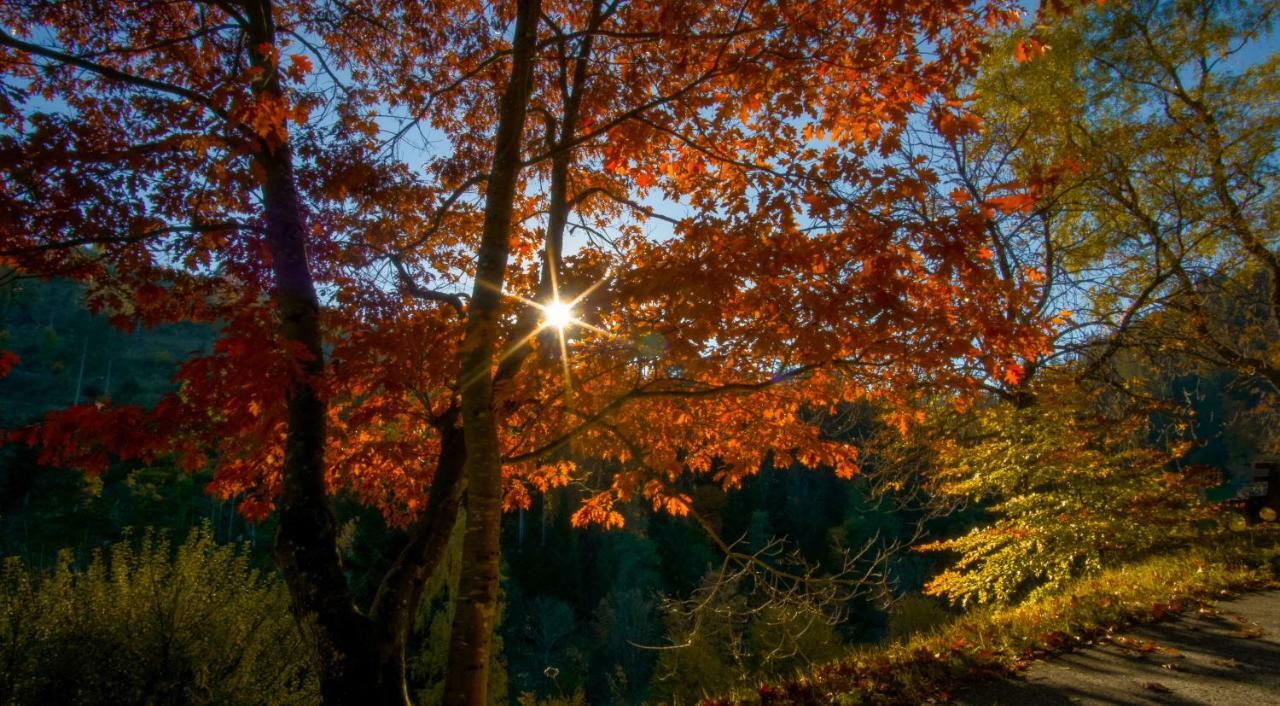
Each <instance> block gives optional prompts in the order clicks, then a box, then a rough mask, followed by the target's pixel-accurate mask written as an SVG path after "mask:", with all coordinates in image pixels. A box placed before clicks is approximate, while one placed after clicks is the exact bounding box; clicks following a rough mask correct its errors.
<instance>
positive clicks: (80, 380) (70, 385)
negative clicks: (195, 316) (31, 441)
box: [0, 280, 215, 427]
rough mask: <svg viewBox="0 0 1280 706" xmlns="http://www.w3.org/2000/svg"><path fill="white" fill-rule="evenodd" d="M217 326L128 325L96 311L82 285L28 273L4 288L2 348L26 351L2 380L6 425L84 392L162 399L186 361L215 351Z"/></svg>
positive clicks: (85, 396) (84, 396) (86, 397)
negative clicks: (87, 304) (41, 278)
mask: <svg viewBox="0 0 1280 706" xmlns="http://www.w3.org/2000/svg"><path fill="white" fill-rule="evenodd" d="M214 334H215V332H214V330H213V329H212V328H210V327H207V326H199V325H194V324H176V325H167V326H160V327H157V328H155V329H151V330H147V329H139V330H137V331H134V332H132V333H125V332H122V331H120V330H118V329H116V328H114V327H112V326H111V325H110V324H108V323H107V319H106V317H103V316H95V315H93V314H91V313H89V311H88V310H87V309H86V308H85V306H84V302H83V298H82V297H81V290H80V287H79V286H77V285H75V284H73V283H70V282H65V281H52V282H41V281H38V280H20V281H18V282H16V283H14V284H11V285H9V286H7V287H4V288H3V289H0V349H7V350H11V351H13V352H15V353H17V354H18V355H19V356H20V357H21V358H22V362H21V364H19V365H18V366H17V367H15V368H14V369H13V372H12V373H11V374H10V375H9V377H7V378H5V379H3V380H0V427H12V426H14V425H19V424H23V423H26V422H29V421H31V420H33V419H35V418H37V417H39V416H40V415H41V414H43V413H44V412H46V411H48V410H50V409H56V408H58V407H65V406H66V405H69V404H72V403H74V402H76V401H77V400H79V401H80V402H87V401H92V400H94V399H98V398H103V397H110V398H111V399H112V400H113V401H115V402H119V403H122V404H140V405H144V406H145V405H151V404H155V402H156V401H158V400H159V399H160V397H161V395H163V394H164V393H165V392H166V391H168V390H169V389H171V388H172V382H171V379H170V378H171V377H172V375H173V373H174V372H175V371H176V370H177V367H178V365H179V364H180V363H181V362H182V361H183V360H184V359H186V358H189V357H191V356H192V355H197V354H201V353H206V352H208V351H209V350H210V346H211V345H212V343H213V339H214Z"/></svg>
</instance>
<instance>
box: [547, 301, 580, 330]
mask: <svg viewBox="0 0 1280 706" xmlns="http://www.w3.org/2000/svg"><path fill="white" fill-rule="evenodd" d="M572 323H573V309H572V308H571V307H570V305H569V304H568V303H567V302H562V301H560V300H558V299H557V300H555V301H552V302H551V303H549V304H546V305H544V306H543V307H542V324H543V325H544V326H547V327H550V328H554V329H557V330H559V331H564V329H565V327H567V326H569V325H570V324H572Z"/></svg>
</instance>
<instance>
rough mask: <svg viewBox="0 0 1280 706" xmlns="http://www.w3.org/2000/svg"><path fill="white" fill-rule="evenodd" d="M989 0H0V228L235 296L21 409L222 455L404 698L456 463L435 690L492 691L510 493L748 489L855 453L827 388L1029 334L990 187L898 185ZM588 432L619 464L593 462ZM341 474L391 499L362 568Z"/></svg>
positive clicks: (363, 493) (186, 455)
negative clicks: (211, 326)
mask: <svg viewBox="0 0 1280 706" xmlns="http://www.w3.org/2000/svg"><path fill="white" fill-rule="evenodd" d="M1012 17H1013V13H1012V12H1011V11H1010V10H1009V8H1008V7H1007V6H1005V5H1004V4H1003V3H1000V2H995V3H990V4H987V3H972V4H970V3H957V4H954V5H947V6H935V5H931V4H925V5H916V4H912V5H906V4H899V3H895V2H884V3H876V4H850V3H843V2H834V1H831V2H820V3H799V4H791V3H786V2H769V1H765V0H751V1H748V2H744V3H742V4H740V5H739V6H735V7H732V8H730V7H720V6H715V5H704V4H695V3H686V2H678V1H675V0H672V1H670V2H659V3H635V4H627V3H622V2H604V1H603V0H591V1H589V2H567V1H566V2H546V3H540V2H538V1H537V0H517V1H516V2H513V3H506V4H499V5H494V6H488V5H477V4H474V3H465V2H460V3H442V4H439V5H431V6H426V5H419V4H417V3H400V2H384V1H382V0H360V1H352V2H341V3H337V2H334V3H326V2H310V3H308V2H279V3H273V2H269V1H267V0H243V1H235V0H222V1H213V2H181V3H171V4H166V5H163V6H152V5H134V4H117V3H101V2H87V1H86V2H78V3H64V4H58V5H45V4H42V3H39V4H32V5H22V6H18V7H6V8H5V10H4V11H3V14H2V15H0V21H3V22H4V27H5V29H4V34H3V35H0V46H3V47H4V53H3V54H0V62H2V63H0V67H2V68H3V75H4V76H5V78H6V82H5V84H4V85H5V91H4V94H3V98H4V100H3V102H0V119H2V120H4V124H5V126H6V132H5V133H4V135H3V136H2V137H0V151H2V152H3V154H4V157H5V159H4V160H3V164H4V165H5V167H4V169H5V171H4V180H3V182H0V183H2V184H3V189H4V190H3V198H4V200H5V209H4V213H5V215H4V217H3V220H2V221H0V228H3V233H4V242H5V246H4V249H3V251H0V254H3V256H4V257H5V258H6V264H7V265H9V266H13V267H15V268H16V269H17V270H19V271H20V272H23V273H29V274H31V275H38V276H46V277H47V276H69V277H74V278H77V279H80V280H82V281H84V282H86V283H87V284H88V285H89V288H90V292H89V294H88V299H89V301H90V303H91V304H93V305H94V306H96V307H98V308H99V309H101V310H104V311H108V312H110V313H112V314H113V315H114V317H115V320H116V321H117V322H118V323H119V324H121V325H123V326H130V325H135V324H137V323H143V324H148V325H150V324H155V323H159V322H163V321H174V320H184V321H206V322H211V323H217V324H218V325H219V326H220V340H219V341H218V343H217V344H216V345H215V347H214V352H213V354H212V355H210V356H205V357H202V358H197V359H194V360H191V361H189V362H187V363H186V364H185V365H184V366H183V368H182V370H181V372H180V373H179V380H180V383H181V389H180V390H179V391H178V392H177V393H175V394H174V395H172V396H170V397H169V398H167V399H165V400H164V401H162V402H161V403H160V404H159V405H157V406H156V407H154V408H151V409H140V408H130V407H112V406H105V405H104V406H97V405H95V406H77V407H72V408H70V409H67V410H65V411H63V412H59V413H54V414H52V415H50V416H49V417H48V418H47V419H46V420H45V423H44V424H43V425H41V426H39V427H37V428H32V429H28V430H25V431H23V432H22V433H20V434H19V435H18V438H20V439H21V440H24V441H26V442H28V443H33V444H40V445H41V449H42V456H43V458H44V460H45V461H46V462H48V463H61V464H65V465H77V466H81V467H86V468H89V469H90V470H100V469H101V468H103V467H104V466H105V464H106V462H107V459H109V458H111V457H120V456H123V457H141V458H154V457H156V456H159V455H163V454H171V455H174V456H176V457H177V458H178V459H179V461H180V463H182V464H183V465H185V466H187V467H190V468H199V467H204V466H206V465H212V466H213V468H214V474H215V476H214V477H215V480H214V482H213V485H212V489H213V490H214V492H218V493H223V494H236V493H245V494H247V497H246V498H245V500H243V501H242V502H241V505H240V507H241V509H242V511H243V512H245V513H247V514H248V515H250V516H261V515H263V514H265V513H268V512H270V511H272V510H274V511H276V512H278V514H279V532H278V535H277V540H276V558H277V562H278V564H279V565H280V568H281V570H282V572H283V573H284V575H285V578H286V581H287V583H288V586H289V589H290V592H291V595H292V596H293V600H294V607H295V610H296V611H297V612H298V613H299V614H300V615H302V616H305V617H307V618H308V619H310V620H313V622H314V625H315V626H316V634H317V636H318V638H319V640H318V641H319V649H320V653H321V654H320V656H321V658H322V659H321V665H322V679H321V682H322V691H323V693H324V697H325V700H326V701H327V702H329V703H350V702H358V703H368V702H370V701H371V700H372V701H376V702H379V703H404V702H405V701H407V698H408V697H407V695H406V694H405V688H404V659H403V652H404V643H405V639H406V634H407V631H408V626H409V624H410V621H411V618H412V615H413V614H414V613H415V609H416V606H417V604H418V602H419V601H420V600H421V596H422V592H423V590H424V586H425V584H426V581H427V579H428V578H429V577H430V575H431V574H432V572H433V571H434V569H435V567H436V566H437V565H438V564H439V562H440V557H441V556H442V554H443V552H444V548H445V546H446V545H447V541H448V537H449V534H450V532H451V529H452V526H453V523H454V520H455V518H456V515H457V510H458V507H459V503H460V500H461V498H462V496H463V490H464V487H465V493H466V501H467V507H468V512H467V522H466V530H465V535H464V541H463V550H462V551H463V570H462V575H461V577H460V587H459V594H458V597H457V601H458V602H457V605H456V608H455V614H454V615H455V617H454V625H453V628H452V630H451V636H450V640H451V648H450V658H449V668H448V670H447V676H446V685H445V700H446V702H447V703H473V704H475V703H483V702H484V700H485V688H486V684H487V682H488V680H487V677H486V674H485V672H486V670H487V668H488V664H489V654H488V645H489V640H490V635H491V634H492V628H493V625H492V623H493V620H494V615H495V610H496V605H497V580H498V530H499V528H500V522H501V513H502V509H503V507H504V506H507V507H510V506H514V505H519V504H522V503H525V502H527V498H528V497H529V493H530V491H531V490H533V489H545V488H549V487H552V486H558V485H563V484H565V483H567V482H569V480H570V479H571V478H572V479H576V480H581V481H583V482H587V483H590V484H592V485H593V486H594V487H595V489H596V491H597V492H595V493H594V494H592V495H591V496H590V497H589V499H588V500H587V501H586V503H585V504H584V506H583V507H582V508H581V509H580V510H579V511H578V513H577V515H576V516H575V517H576V520H577V522H578V523H592V522H595V523H601V524H604V525H607V526H613V525H617V524H619V523H620V522H621V520H622V516H621V514H620V513H619V512H618V511H617V510H616V509H615V505H616V504H617V503H618V502H623V501H627V500H630V499H632V498H637V497H638V498H643V499H645V500H647V501H649V502H651V503H653V504H654V505H655V506H657V507H662V508H665V509H667V510H668V511H670V512H673V513H677V514H679V513H682V512H684V511H686V509H687V503H688V499H687V498H686V497H684V496H683V493H682V492H681V490H680V487H679V479H680V478H681V477H682V476H685V475H688V474H694V475H702V476H707V477H710V478H711V479H713V480H714V481H715V482H718V483H720V484H722V485H723V486H725V487H733V486H735V485H736V484H738V483H739V482H740V480H741V479H742V478H743V477H745V476H746V475H749V474H751V473H753V472H754V471H755V470H756V469H757V468H759V466H760V464H761V462H762V461H763V460H764V459H766V458H770V457H772V458H774V459H775V460H776V461H777V462H778V463H780V464H781V465H784V466H785V465H789V464H790V463H791V461H792V460H795V461H798V462H799V463H801V464H803V465H805V466H809V467H814V466H818V465H829V466H832V467H834V468H835V469H836V471H837V473H839V474H841V475H842V476H849V475H852V474H854V473H855V472H856V470H857V465H856V464H857V459H856V450H855V449H853V448H852V447H850V446H848V445H846V444H842V443H840V442H838V441H836V440H833V439H830V438H826V437H824V436H823V435H822V434H820V433H819V431H818V429H817V427H816V426H815V425H813V424H812V423H811V422H810V414H809V413H810V412H811V411H812V410H814V409H821V408H823V407H827V406H830V405H832V404H835V403H837V402H840V401H847V400H851V399H856V398H860V397H868V396H876V397H880V398H884V399H888V400H892V399H893V398H894V395H895V392H896V391H897V390H899V389H900V388H902V387H903V386H904V383H905V382H907V381H910V382H913V383H914V382H919V381H920V380H921V379H922V378H925V379H927V380H928V381H929V382H931V383H932V384H934V385H939V386H941V385H950V384H957V385H962V386H963V385H965V384H967V381H968V376H967V375H966V374H965V373H964V366H954V365H952V363H954V362H956V361H965V360H968V361H972V362H973V365H974V366H975V367H979V368H982V369H989V370H995V371H1001V370H1004V369H1006V368H1008V366H1009V365H1011V364H1012V360H1013V354H1012V352H1011V351H1014V350H1019V351H1027V350H1030V349H1033V348H1034V347H1035V345H1036V341H1038V340H1039V335H1040V328H1039V327H1038V325H1028V324H1027V323H1026V322H1023V321H1021V320H1016V319H1015V320H1011V319H1009V318H1007V317H1000V316H993V315H992V313H991V312H993V311H1007V310H1008V308H1009V307H1010V306H1018V305H1019V300H1020V297H1021V293H1020V292H1018V291H1011V290H1010V289H1009V288H1008V287H1006V286H1004V285H1003V284H1002V283H1001V282H1000V281H999V278H998V277H996V276H994V273H993V268H992V265H991V263H990V261H989V258H986V257H985V256H984V254H983V251H982V248H983V242H984V241H983V238H984V236H983V232H984V219H985V217H984V216H983V214H982V213H981V212H980V211H979V210H977V209H975V208H960V209H957V210H956V211H955V212H954V213H952V214H949V215H946V216H943V217H938V218H930V219H927V220H926V219H921V218H919V217H918V214H917V213H916V212H915V211H914V210H913V209H912V208H910V207H908V206H909V205H910V204H911V203H912V202H914V201H916V200H918V199H920V198H921V197H922V194H923V193H924V192H925V191H926V185H927V184H928V183H929V181H930V179H931V178H932V176H931V175H930V174H929V173H927V172H925V171H923V170H921V169H920V168H919V165H918V164H915V163H912V162H911V161H907V162H900V161H898V160H895V159H893V156H894V154H895V147H896V145H897V144H898V143H899V142H900V140H901V138H902V135H903V132H904V130H905V128H906V126H907V125H908V124H909V123H910V122H911V121H912V120H913V119H917V118H920V117H921V116H922V115H923V116H924V117H927V118H928V119H929V120H932V121H934V122H936V123H946V122H947V121H949V120H954V119H955V118H954V115H953V113H954V110H955V108H954V105H948V103H947V101H951V102H952V103H953V104H954V103H955V102H957V101H960V99H959V97H958V96H957V95H956V87H957V86H958V85H960V83H961V82H962V81H963V80H964V79H965V78H967V77H968V76H970V75H971V74H972V72H973V70H974V69H975V67H976V65H977V60H978V57H979V55H980V51H981V49H982V48H983V36H984V32H985V31H986V29H987V28H988V27H989V26H995V25H1000V24H1002V23H1006V22H1009V21H1011V19H1012ZM294 51H296V52H297V53H296V54H294V53H290V52H294ZM286 54H288V55H289V56H288V58H287V59H286V58H285V55H286ZM316 67H318V70H317V69H316ZM796 77H811V79H812V80H796ZM37 97H39V99H38V100H37ZM931 99H936V100H935V102H934V107H933V108H932V109H931V110H926V109H925V106H926V105H927V104H928V103H929V101H930V100H931ZM926 113H927V115H924V114H926ZM388 114H389V115H391V116H392V117H390V118H384V117H378V116H380V115H388ZM415 136H421V139H423V140H424V141H425V140H434V141H437V142H443V144H444V145H445V147H443V148H442V149H440V150H439V151H430V150H427V149H425V147H424V145H423V144H422V143H419V142H415V139H414V138H415ZM410 165H412V168H411V166H410ZM673 213H674V214H675V215H672V214H673ZM658 225H661V227H662V228H663V230H664V232H663V233H661V234H659V235H657V236H656V237H655V236H654V235H653V234H651V232H649V230H647V229H653V228H655V227H656V226H658ZM467 286H470V288H471V291H470V294H469V295H467V294H462V293H459V291H458V290H459V289H460V288H464V287H467ZM268 294H269V296H268ZM587 457H589V458H594V459H598V460H599V461H600V462H601V463H600V464H593V467H598V468H605V469H608V471H607V472H605V473H592V474H591V476H590V477H583V476H587V474H585V473H583V472H580V471H578V470H577V466H576V465H575V463H574V462H573V459H574V458H587ZM334 492H342V493H350V494H352V495H354V496H355V497H356V498H358V499H359V500H361V501H362V502H365V503H367V504H370V505H374V506H376V507H378V508H379V509H381V510H382V512H383V515H384V516H385V518H386V519H387V521H388V522H389V523H391V524H393V525H395V526H397V527H401V528H403V529H404V532H405V535H404V544H403V548H402V550H401V551H400V552H399V554H398V555H397V557H396V559H395V560H394V562H393V564H392V566H391V568H390V569H389V571H388V572H387V574H386V575H385V576H384V577H383V579H382V581H381V583H380V585H379V588H378V590H377V592H376V595H375V596H374V597H373V599H372V601H371V602H370V603H369V605H367V606H357V605H356V602H357V601H356V597H355V596H354V594H353V593H352V591H351V588H350V587H349V586H348V585H347V583H346V579H345V577H344V575H343V573H342V566H341V563H340V561H339V559H338V554H337V550H336V539H335V537H336V531H335V522H334V519H333V513H332V510H331V509H330V507H329V504H328V495H329V494H331V493H334Z"/></svg>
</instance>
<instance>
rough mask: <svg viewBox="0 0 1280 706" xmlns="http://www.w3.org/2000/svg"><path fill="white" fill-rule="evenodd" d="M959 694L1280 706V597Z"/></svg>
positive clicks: (1026, 701) (979, 705)
mask: <svg viewBox="0 0 1280 706" xmlns="http://www.w3.org/2000/svg"><path fill="white" fill-rule="evenodd" d="M1216 607H1217V612H1216V613H1213V612H1210V613H1199V614H1192V615H1191V616H1189V617H1184V618H1181V619H1179V620H1177V621H1171V622H1167V623H1159V624H1156V625H1150V626H1146V627H1143V628H1139V629H1136V630H1133V631H1131V632H1129V633H1126V634H1125V635H1124V636H1123V637H1122V638H1120V639H1117V640H1113V641H1110V642H1104V643H1102V644H1099V645H1097V646H1094V647H1089V648H1087V649H1083V650H1078V651H1076V652H1072V653H1069V654H1065V655H1061V656H1058V657H1055V658H1053V659H1052V660H1051V661H1048V662H1043V663H1037V664H1035V665H1034V666H1032V667H1031V668H1030V669H1028V670H1027V671H1026V673H1024V674H1023V676H1022V678H1020V679H1006V680H1001V681H993V682H989V683H985V684H981V685H978V686H975V687H972V688H970V689H968V690H966V691H964V692H961V693H960V694H958V698H957V699H956V701H955V703H958V704H965V705H966V706H988V705H1000V706H1059V705H1065V704H1172V705H1187V706H1190V705H1193V704H1195V705H1199V704H1212V705H1222V706H1228V705H1231V706H1234V705H1236V704H1240V705H1242V706H1244V705H1248V706H1255V705H1257V706H1261V705H1263V704H1280V592H1269V593H1255V594H1250V595H1246V596H1243V597H1240V598H1237V599H1234V600H1226V601H1221V602H1219V603H1218V604H1217V606H1216Z"/></svg>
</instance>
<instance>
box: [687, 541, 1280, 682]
mask: <svg viewBox="0 0 1280 706" xmlns="http://www.w3.org/2000/svg"><path fill="white" fill-rule="evenodd" d="M1278 567H1280V530H1277V529H1276V528H1274V527H1268V526H1263V527H1259V528H1255V529H1251V530H1248V531H1244V532H1239V533H1236V534H1235V535H1233V536H1231V537H1228V538H1226V539H1225V540H1224V541H1222V542H1220V543H1218V544H1216V545H1215V546H1213V547H1197V548H1194V549H1190V550H1186V551H1183V552H1179V553H1176V554H1170V555H1164V556H1158V557H1154V558H1149V559H1147V560H1144V561H1140V562H1136V563H1133V564H1130V565H1127V566H1123V567H1119V568H1115V569H1112V570H1108V571H1104V572H1102V573H1100V574H1097V575H1095V576H1092V577H1089V578H1084V579H1080V580H1078V581H1076V582H1075V583H1073V584H1071V585H1070V586H1069V587H1067V588H1066V589H1065V590H1063V591H1061V592H1059V593H1056V594H1054V595H1052V596H1049V597H1044V598H1041V599H1039V600H1032V601H1027V602H1024V603H1021V604H1018V605H1014V606H1009V607H1003V608H983V609H977V610H974V611H972V612H970V613H967V614H965V615H964V616H963V617H961V618H959V619H958V620H956V621H954V622H952V623H950V624H949V625H946V626H944V627H942V628H939V629H938V630H936V631H934V632H933V633H931V634H927V635H920V636H917V637H914V638H912V639H910V640H907V641H906V642H898V643H893V644H889V645H877V646H875V647H870V648H865V649H861V650H858V651H855V652H853V653H852V654H850V655H848V656H846V657H845V658H843V659H841V660H838V661H836V662H833V663H831V664H828V665H825V666H822V667H819V668H817V669H813V670H810V671H808V672H807V673H805V674H801V675H798V676H796V677H795V678H793V679H791V680H788V681H784V682H775V683H771V684H765V685H762V686H760V687H759V688H758V689H757V690H756V691H755V692H754V693H749V694H744V693H738V694H731V695H729V696H728V697H726V698H717V699H709V700H707V701H705V702H704V706H722V705H725V706H727V705H728V704H839V705H844V704H919V703H926V702H929V701H931V700H933V701H940V702H945V701H947V700H948V699H949V698H950V696H951V692H952V691H953V690H954V689H956V688H958V687H960V686H963V685H964V684H965V683H967V682H973V681H976V680H979V679H984V678H995V677H1001V676H1006V675H1009V674H1012V673H1014V672H1016V671H1018V670H1020V669H1023V668H1025V667H1026V666H1027V664H1028V663H1029V662H1031V661H1033V660H1035V659H1039V658H1042V657H1044V656H1046V655H1048V654H1051V653H1055V652H1061V651H1066V650H1070V649H1073V648H1074V647H1076V646H1078V645H1082V644H1084V643H1085V642H1087V641H1090V640H1091V639H1093V638H1096V637H1098V636H1100V635H1103V634H1105V633H1107V632H1109V631H1111V630H1115V629H1117V628H1121V627H1124V626H1127V625H1131V624H1136V623H1144V622H1151V621H1156V620H1160V619H1163V618H1167V617H1170V616H1173V615H1176V614H1178V613H1181V612H1183V611H1186V610H1189V609H1191V608H1194V607H1197V606H1198V605H1199V604H1200V603H1201V602H1202V601H1205V600H1208V599H1211V598H1217V597H1221V596H1223V595H1227V594H1230V593H1232V592H1237V591H1245V590H1258V589H1263V588H1274V587H1277V586H1278V585H1280V584H1277V568H1278Z"/></svg>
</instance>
